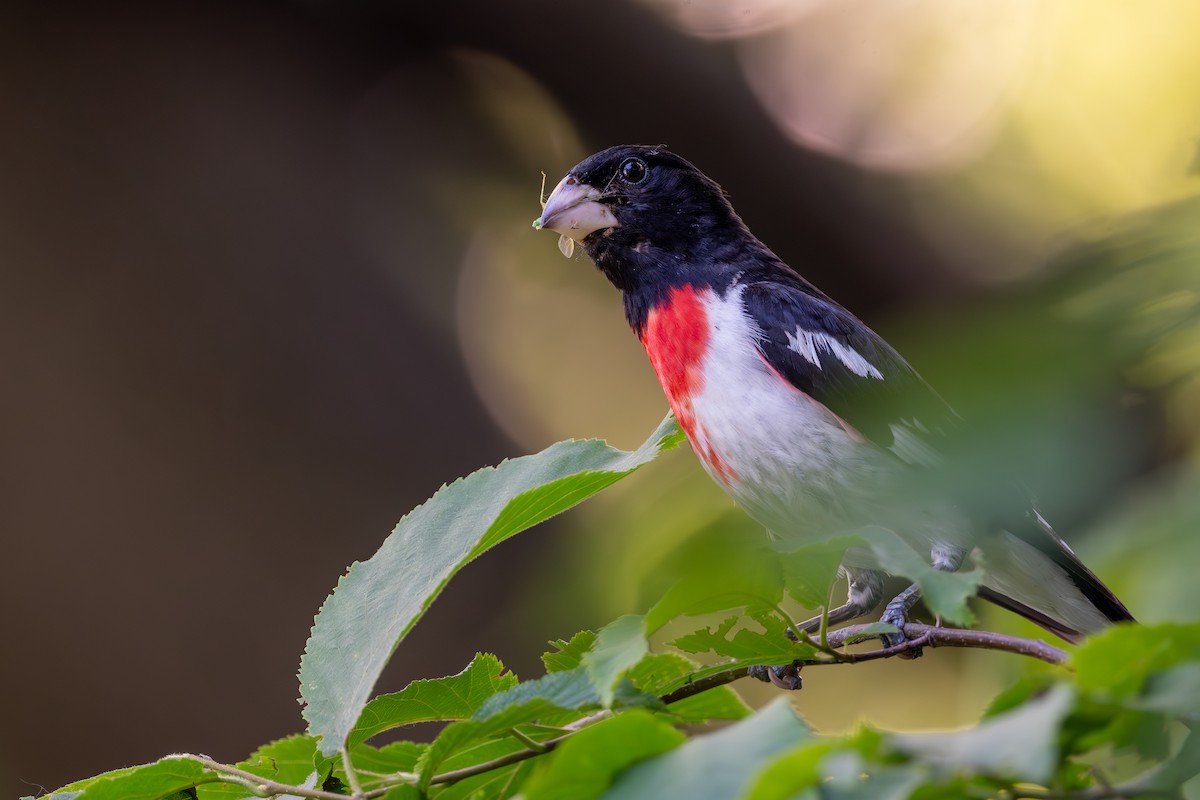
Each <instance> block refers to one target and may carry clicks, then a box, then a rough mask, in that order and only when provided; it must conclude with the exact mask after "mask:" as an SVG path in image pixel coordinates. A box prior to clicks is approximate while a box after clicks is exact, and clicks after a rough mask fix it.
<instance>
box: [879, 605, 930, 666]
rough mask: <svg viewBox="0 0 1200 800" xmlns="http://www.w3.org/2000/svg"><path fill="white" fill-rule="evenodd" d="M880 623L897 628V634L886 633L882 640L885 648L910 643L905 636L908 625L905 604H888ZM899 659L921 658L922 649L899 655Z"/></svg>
mask: <svg viewBox="0 0 1200 800" xmlns="http://www.w3.org/2000/svg"><path fill="white" fill-rule="evenodd" d="M879 621H880V622H886V623H887V624H889V625H893V626H895V628H896V632H895V633H885V634H883V635H882V636H881V637H879V638H880V640H881V641H882V642H883V646H884V647H896V646H898V645H902V644H904V643H905V642H907V641H908V637H906V636H905V635H904V626H905V625H907V624H908V609H907V608H905V607H904V605H903V603H898V602H896V601H893V602H891V603H888V604H887V607H886V608H884V609H883V616H881V617H880V618H879ZM897 657H898V658H910V659H911V658H920V657H921V649H920V648H915V649H913V650H910V651H908V652H906V653H899V654H898V655H897Z"/></svg>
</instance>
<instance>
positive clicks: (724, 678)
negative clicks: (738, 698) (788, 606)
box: [662, 622, 1067, 704]
mask: <svg viewBox="0 0 1200 800" xmlns="http://www.w3.org/2000/svg"><path fill="white" fill-rule="evenodd" d="M868 627H869V626H867V625H849V626H847V627H845V628H838V629H837V630H834V631H829V633H828V639H827V645H828V647H829V648H830V649H831V650H832V649H833V648H837V647H844V646H845V645H846V644H847V643H850V642H852V641H853V640H854V639H855V638H856V637H858V636H861V635H862V633H863V631H865V630H866V629H867V628H868ZM904 635H905V637H906V638H905V641H903V642H901V643H900V644H898V645H894V646H892V647H883V648H880V649H878V650H870V651H867V652H865V653H845V652H838V654H837V658H836V659H830V658H827V657H822V658H812V659H800V660H799V664H800V666H804V667H816V666H824V665H826V664H857V663H860V662H863V661H876V660H878V659H881V658H891V657H893V656H898V655H900V654H901V653H907V652H909V651H912V650H919V649H921V648H922V647H976V648H982V649H985V650H1000V651H1003V652H1006V653H1016V654H1018V655H1023V656H1029V657H1030V658H1036V659H1039V660H1041V661H1045V662H1047V663H1049V664H1063V663H1065V662H1066V660H1067V654H1066V652H1064V651H1063V650H1059V649H1058V648H1057V647H1053V646H1052V645H1048V644H1046V643H1045V642H1043V641H1042V640H1041V639H1021V638H1018V637H1016V636H1006V635H1005V634H1002V633H993V632H992V631H972V630H963V629H959V628H941V627H937V626H935V625H922V624H920V623H917V622H910V623H908V624H907V625H905V626H904ZM868 638H878V634H876V635H874V636H871V637H868ZM745 675H746V667H745V665H744V664H738V665H737V666H733V667H730V668H729V669H727V670H724V671H722V672H718V673H715V674H713V675H708V676H705V677H704V678H701V679H700V680H697V681H694V682H692V683H689V684H687V685H685V686H681V687H680V688H678V689H676V690H675V691H673V692H670V693H669V694H667V695H665V696H664V697H663V698H662V701H663V702H664V703H668V704H670V703H674V702H676V701H678V700H682V699H684V698H685V697H692V696H693V695H697V694H701V693H702V692H706V691H708V690H709V689H714V688H716V687H718V686H724V685H725V684H727V683H732V682H733V681H735V680H737V679H738V678H742V677H744V676H745Z"/></svg>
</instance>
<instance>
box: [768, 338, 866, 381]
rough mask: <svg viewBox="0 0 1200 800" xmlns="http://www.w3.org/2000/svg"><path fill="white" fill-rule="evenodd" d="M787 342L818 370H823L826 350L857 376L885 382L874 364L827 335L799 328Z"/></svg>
mask: <svg viewBox="0 0 1200 800" xmlns="http://www.w3.org/2000/svg"><path fill="white" fill-rule="evenodd" d="M787 340H788V349H789V350H793V351H795V352H796V353H799V354H800V356H801V357H803V358H804V359H805V360H807V361H809V362H810V363H812V364H813V365H814V366H816V367H817V368H818V369H820V368H821V355H820V351H821V350H826V351H828V352H830V353H833V355H834V357H835V358H837V360H838V361H840V362H842V365H843V366H845V367H846V369H848V370H850V371H851V372H853V373H854V374H855V375H858V376H859V377H862V378H876V379H877V380H883V373H882V372H880V371H879V370H878V369H876V368H875V365H874V364H872V363H871V362H870V361H867V360H866V359H865V358H863V357H862V355H861V354H860V353H859V352H858V351H857V350H855V349H853V348H851V347H847V346H846V345H844V344H842V343H841V342H839V341H838V340H837V339H835V338H833V337H832V336H830V335H829V334H827V333H821V332H819V331H806V330H804V329H803V328H797V329H796V333H795V334H791V333H789V334H787Z"/></svg>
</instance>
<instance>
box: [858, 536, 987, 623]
mask: <svg viewBox="0 0 1200 800" xmlns="http://www.w3.org/2000/svg"><path fill="white" fill-rule="evenodd" d="M860 536H861V537H862V538H863V539H864V540H865V541H866V546H867V547H868V548H869V549H870V550H871V552H872V553H873V554H874V556H875V559H876V560H877V561H878V562H879V564H881V565H882V566H883V568H884V570H885V571H887V572H888V573H890V574H892V575H900V576H903V577H905V578H908V579H909V580H911V581H912V582H913V583H915V584H917V585H918V586H920V587H921V600H922V601H923V602H924V603H925V606H926V607H927V608H928V609H929V610H930V611H932V612H933V613H934V614H937V615H939V616H941V617H942V619H944V620H946V621H948V622H950V623H952V624H955V625H963V626H969V625H972V624H974V622H975V615H974V614H972V613H971V609H970V608H968V607H967V600H968V599H969V598H971V597H974V596H975V592H976V591H977V590H978V589H979V585H980V584H981V583H982V582H983V570H981V569H973V570H971V571H969V572H942V571H940V570H936V569H934V568H933V565H931V564H930V563H929V554H928V553H926V554H924V555H922V554H921V553H918V552H917V551H916V550H914V549H913V548H912V547H911V546H909V544H908V543H907V542H905V541H904V540H903V539H901V538H900V537H899V536H897V535H896V534H895V533H893V532H892V531H890V530H887V529H885V528H874V527H872V528H867V529H865V530H863V531H861V532H860Z"/></svg>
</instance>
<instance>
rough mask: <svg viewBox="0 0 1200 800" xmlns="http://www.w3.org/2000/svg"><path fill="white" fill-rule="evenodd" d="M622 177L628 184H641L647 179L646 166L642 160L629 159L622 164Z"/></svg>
mask: <svg viewBox="0 0 1200 800" xmlns="http://www.w3.org/2000/svg"><path fill="white" fill-rule="evenodd" d="M621 177H622V178H623V179H624V181H625V182H626V183H641V182H642V181H643V180H645V179H646V164H645V162H643V161H642V160H641V159H640V158H627V159H625V161H623V162H622V163H621Z"/></svg>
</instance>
